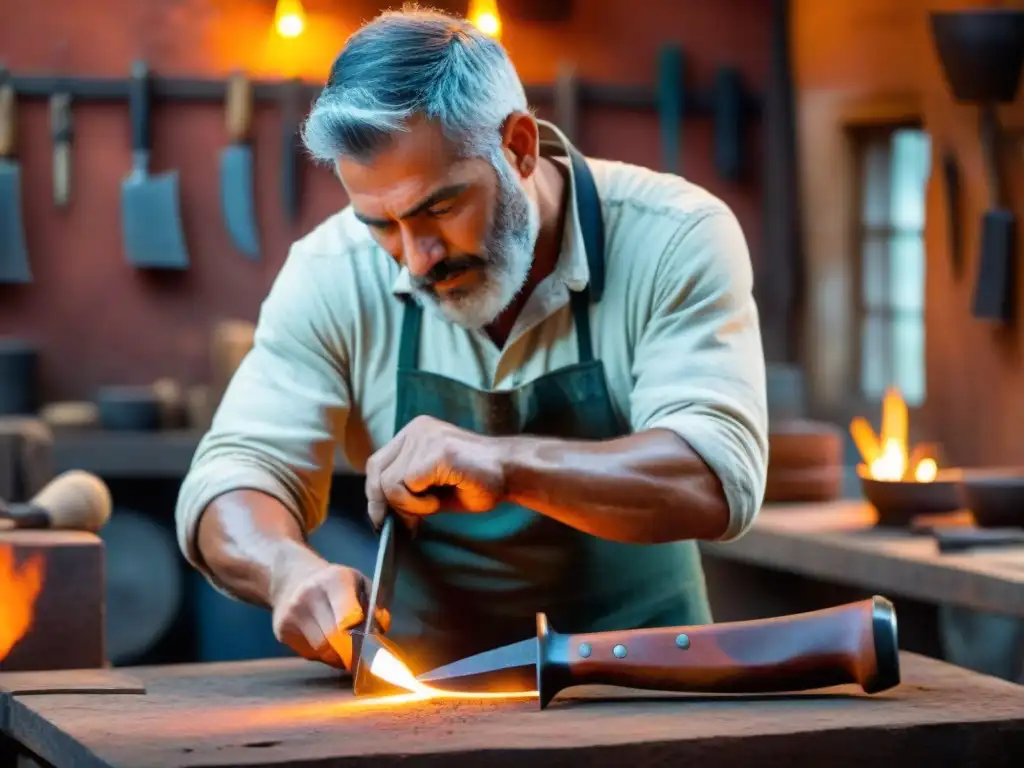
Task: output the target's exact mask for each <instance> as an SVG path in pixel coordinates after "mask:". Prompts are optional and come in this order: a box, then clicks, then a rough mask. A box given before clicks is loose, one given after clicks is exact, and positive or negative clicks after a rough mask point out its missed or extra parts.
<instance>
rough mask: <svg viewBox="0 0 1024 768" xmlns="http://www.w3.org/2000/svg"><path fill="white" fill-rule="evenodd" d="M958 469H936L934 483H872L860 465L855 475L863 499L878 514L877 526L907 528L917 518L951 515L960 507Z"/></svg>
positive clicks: (902, 481) (884, 481) (885, 481)
mask: <svg viewBox="0 0 1024 768" xmlns="http://www.w3.org/2000/svg"><path fill="white" fill-rule="evenodd" d="M960 475H961V473H960V470H955V469H943V470H939V473H938V475H937V476H936V478H935V480H934V481H933V482H930V483H918V482H914V481H906V480H876V479H874V478H873V477H871V476H870V475H869V474H868V469H867V467H865V466H864V465H863V464H862V465H860V466H858V467H857V476H858V477H859V478H860V486H861V489H862V490H863V492H864V498H866V499H867V500H868V502H869V503H870V504H871V506H873V507H874V508H875V511H876V512H878V523H877V524H878V525H881V526H886V527H894V528H895V527H907V526H909V525H910V523H911V522H912V521H913V520H914V518H916V517H919V516H921V515H937V514H942V513H946V512H955V511H957V510H958V509H960V508H961V506H962V505H961V504H960V494H959V485H960Z"/></svg>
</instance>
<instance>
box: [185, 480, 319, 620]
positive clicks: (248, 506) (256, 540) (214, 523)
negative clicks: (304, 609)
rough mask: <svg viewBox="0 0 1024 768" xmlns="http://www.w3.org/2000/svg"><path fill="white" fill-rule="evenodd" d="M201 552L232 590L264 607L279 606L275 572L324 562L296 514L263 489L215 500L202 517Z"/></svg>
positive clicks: (219, 577) (232, 493)
mask: <svg viewBox="0 0 1024 768" xmlns="http://www.w3.org/2000/svg"><path fill="white" fill-rule="evenodd" d="M198 548H199V552H200V555H201V557H202V558H203V562H204V564H205V565H206V567H207V568H208V569H209V570H210V571H211V572H212V574H213V575H214V577H215V578H216V580H217V581H218V582H220V584H221V585H222V586H223V587H224V588H225V589H226V590H227V591H229V592H231V593H232V594H233V595H236V596H237V597H239V598H241V599H242V600H245V601H247V602H251V603H255V604H257V605H262V606H265V607H272V606H273V603H274V597H275V590H276V588H277V587H278V583H277V581H276V580H275V578H274V577H275V574H281V573H287V572H289V571H292V570H293V569H294V568H295V567H296V566H299V567H301V565H302V564H309V565H315V564H318V563H322V562H323V561H322V558H320V556H319V555H317V554H316V553H315V552H314V551H313V550H312V549H310V548H309V547H308V546H307V545H306V543H305V541H304V540H303V536H302V530H301V528H300V527H299V524H298V522H297V521H296V520H295V517H294V516H293V515H292V514H291V512H289V511H288V509H287V508H286V507H285V506H284V505H283V504H282V503H281V502H280V501H278V500H277V499H275V498H274V497H272V496H269V495H267V494H265V493H261V492H260V491H248V490H246V491H233V492H231V493H226V494H224V495H223V496H220V497H219V498H217V499H216V500H214V501H213V502H212V503H211V504H210V505H209V506H208V507H207V508H206V510H205V512H204V513H203V515H202V517H201V518H200V521H199V532H198Z"/></svg>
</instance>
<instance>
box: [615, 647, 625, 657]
mask: <svg viewBox="0 0 1024 768" xmlns="http://www.w3.org/2000/svg"><path fill="white" fill-rule="evenodd" d="M612 653H614V654H615V658H616V659H624V658H626V646H624V645H616V646H615V647H614V648H612Z"/></svg>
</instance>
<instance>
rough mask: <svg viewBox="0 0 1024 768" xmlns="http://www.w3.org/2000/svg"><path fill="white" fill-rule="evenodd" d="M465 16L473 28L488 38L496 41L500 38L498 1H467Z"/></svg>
mask: <svg viewBox="0 0 1024 768" xmlns="http://www.w3.org/2000/svg"><path fill="white" fill-rule="evenodd" d="M466 16H467V18H468V19H469V21H470V23H471V24H472V25H473V26H475V27H476V28H477V29H479V30H480V31H481V32H483V33H484V34H485V35H487V36H488V37H493V38H495V39H496V40H497V39H500V38H501V15H500V14H499V13H498V0H469V13H467V14H466Z"/></svg>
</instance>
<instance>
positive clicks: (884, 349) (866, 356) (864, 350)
mask: <svg viewBox="0 0 1024 768" xmlns="http://www.w3.org/2000/svg"><path fill="white" fill-rule="evenodd" d="M888 330H889V323H887V322H886V319H885V318H883V317H877V316H873V315H867V316H866V317H865V318H864V320H863V321H862V326H861V335H860V339H861V346H860V382H861V391H862V392H863V394H864V396H865V397H867V398H871V399H876V398H880V397H882V395H883V394H884V393H885V387H886V385H887V384H888V383H889V379H890V377H889V371H888V368H889V365H888V363H889V361H888V351H889V345H888V344H887V343H886V341H887V340H886V332H887V331H888Z"/></svg>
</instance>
